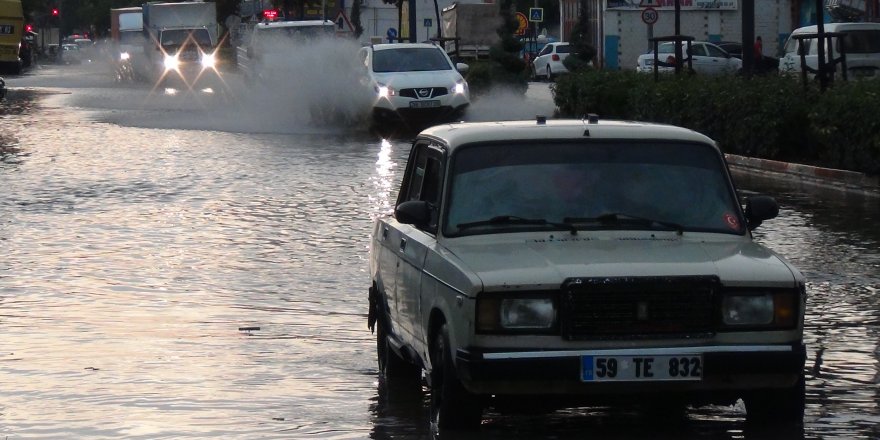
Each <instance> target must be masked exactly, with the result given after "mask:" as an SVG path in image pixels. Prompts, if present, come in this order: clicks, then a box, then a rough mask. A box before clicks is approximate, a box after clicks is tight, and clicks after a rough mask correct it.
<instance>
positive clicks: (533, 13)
mask: <svg viewBox="0 0 880 440" xmlns="http://www.w3.org/2000/svg"><path fill="white" fill-rule="evenodd" d="M529 21H535V22H541V21H544V8H529Z"/></svg>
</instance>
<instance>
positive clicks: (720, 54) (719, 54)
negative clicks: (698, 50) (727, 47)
mask: <svg viewBox="0 0 880 440" xmlns="http://www.w3.org/2000/svg"><path fill="white" fill-rule="evenodd" d="M704 47H705V48H706V50H707V51H708V52H709V56H710V57H715V58H727V52H724V51H723V50H721V49H720V48H718V47H715V46H710V45H708V44H706V45H705V46H704Z"/></svg>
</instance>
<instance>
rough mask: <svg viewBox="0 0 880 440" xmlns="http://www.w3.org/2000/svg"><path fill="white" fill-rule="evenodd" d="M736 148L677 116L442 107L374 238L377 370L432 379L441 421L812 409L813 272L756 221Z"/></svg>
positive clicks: (764, 204) (761, 204)
mask: <svg viewBox="0 0 880 440" xmlns="http://www.w3.org/2000/svg"><path fill="white" fill-rule="evenodd" d="M777 212H778V207H777V205H776V202H775V201H774V200H773V199H772V198H770V197H767V196H751V197H749V198H748V199H747V200H745V208H743V207H742V205H741V203H740V200H739V196H738V194H737V192H736V190H735V188H734V185H733V182H732V180H731V176H730V173H729V172H728V168H727V165H726V163H725V159H724V156H723V155H722V153H721V152H720V151H719V149H718V147H717V146H716V145H715V142H713V141H712V140H711V139H709V138H707V137H706V136H703V135H701V134H699V133H696V132H693V131H690V130H686V129H683V128H678V127H673V126H666V125H656V124H645V123H629V122H617V121H598V120H597V119H595V118H591V120H590V121H580V120H574V121H563V120H554V121H545V120H543V119H540V118H539V120H538V121H537V122H535V121H519V122H516V121H509V122H487V123H460V124H447V125H438V126H435V127H432V128H429V129H427V130H425V131H423V132H422V133H421V134H420V135H419V136H418V137H417V138H416V140H415V141H414V143H413V148H412V150H411V153H410V157H409V161H408V164H407V168H406V171H405V173H404V176H403V180H402V184H401V188H400V193H399V195H398V198H397V203H396V208H395V211H394V216H393V217H387V218H380V219H378V220H377V222H376V224H375V229H374V230H373V235H372V239H371V244H370V275H371V277H372V286H371V288H370V293H369V298H370V308H369V317H368V324H369V326H370V328H373V329H375V330H376V334H377V341H376V342H377V352H378V362H379V369H380V372H381V381H380V384H383V383H384V384H386V385H389V386H387V387H386V389H387V390H388V392H393V391H394V390H400V389H401V388H400V387H399V386H391V385H390V384H388V382H395V381H397V382H399V383H404V384H405V383H409V384H411V386H413V387H418V386H419V385H420V384H419V382H418V381H417V379H418V378H419V377H420V373H421V371H422V370H424V371H425V372H426V375H425V377H426V378H427V381H428V383H429V386H430V389H431V395H432V397H431V410H432V417H433V420H434V421H435V422H436V423H437V424H438V425H439V426H440V427H441V428H442V427H475V426H477V425H479V423H480V420H481V416H482V411H483V409H484V408H486V407H493V408H494V409H496V410H498V411H505V410H508V409H511V408H516V407H517V406H518V405H525V406H527V407H529V409H530V410H553V409H557V408H559V407H571V406H582V405H584V404H593V403H600V404H605V403H609V402H611V403H614V402H630V403H632V402H638V403H641V404H643V405H645V406H647V407H648V408H649V409H650V408H653V409H655V410H663V411H669V410H670V409H673V408H674V409H678V410H683V408H684V407H685V406H686V405H687V404H707V403H722V404H732V403H733V402H735V401H736V400H737V399H738V398H742V399H743V400H744V401H745V405H746V410H747V412H748V417H749V418H750V419H753V420H762V419H763V420H767V419H770V420H774V421H795V422H796V421H797V420H799V419H802V418H803V411H804V362H805V359H806V348H805V345H804V343H803V320H804V309H805V306H806V291H805V281H804V277H803V275H802V274H801V273H800V272H799V271H798V270H797V269H796V268H795V267H793V266H792V265H791V264H789V263H788V262H786V260H785V259H783V258H782V257H781V256H779V255H777V254H776V253H774V252H773V251H771V250H769V249H766V248H765V247H763V246H761V245H760V244H758V243H755V242H754V241H753V240H752V232H751V231H752V230H753V229H754V228H756V227H758V225H760V224H761V222H762V221H764V220H767V219H770V218H773V217H775V216H776V214H777Z"/></svg>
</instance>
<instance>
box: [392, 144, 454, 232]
mask: <svg viewBox="0 0 880 440" xmlns="http://www.w3.org/2000/svg"><path fill="white" fill-rule="evenodd" d="M414 148H415V149H414V150H413V155H414V158H413V162H412V166H411V167H410V169H409V170H407V179H406V182H405V183H404V188H403V192H402V194H401V195H402V196H403V197H402V198H401V199H400V200H398V203H401V202H405V201H412V200H422V201H425V202H428V204H429V206H430V207H431V220H430V222H429V224H428V225H424V226H426V227H427V228H426V230H428V231H430V232H436V231H437V220H438V218H439V206H440V189H441V182H442V177H443V176H442V159H443V153H442V151H441V150H440V149H439V147H437V146H434V145H430V144H427V143H419V144H417V145H416V146H415V147H414Z"/></svg>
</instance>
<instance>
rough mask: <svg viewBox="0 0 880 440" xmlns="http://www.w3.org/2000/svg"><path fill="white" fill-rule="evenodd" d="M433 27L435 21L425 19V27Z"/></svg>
mask: <svg viewBox="0 0 880 440" xmlns="http://www.w3.org/2000/svg"><path fill="white" fill-rule="evenodd" d="M431 26H434V21H433V20H431V19H430V18H426V19H425V27H431Z"/></svg>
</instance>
